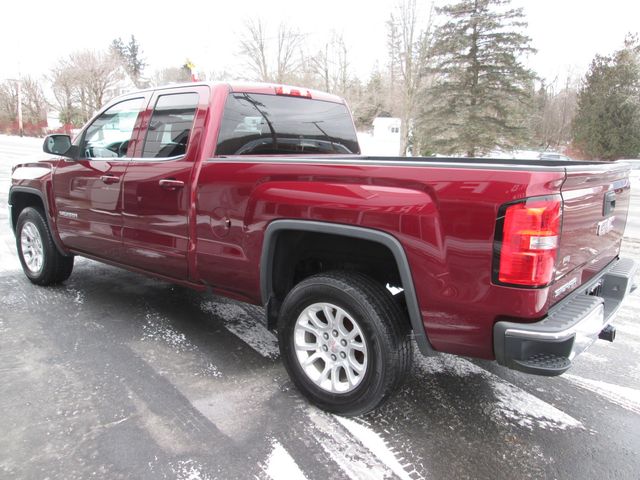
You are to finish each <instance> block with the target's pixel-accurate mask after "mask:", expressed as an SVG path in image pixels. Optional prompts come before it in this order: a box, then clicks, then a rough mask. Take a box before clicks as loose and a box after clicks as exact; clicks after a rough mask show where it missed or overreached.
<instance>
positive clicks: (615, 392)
mask: <svg viewBox="0 0 640 480" xmlns="http://www.w3.org/2000/svg"><path fill="white" fill-rule="evenodd" d="M562 378H565V379H567V380H569V381H570V382H572V383H574V384H576V385H578V386H579V387H581V388H584V389H585V390H589V391H591V392H593V393H597V394H598V395H600V396H602V397H604V398H606V399H607V400H609V401H610V402H612V403H615V404H616V405H619V406H621V407H622V408H625V409H627V410H630V411H632V412H635V413H637V414H640V390H636V389H635V388H630V387H621V386H620V385H614V384H612V383H607V382H602V381H600V380H591V379H590V378H584V377H579V376H577V375H572V374H570V373H565V374H564V375H563V376H562Z"/></svg>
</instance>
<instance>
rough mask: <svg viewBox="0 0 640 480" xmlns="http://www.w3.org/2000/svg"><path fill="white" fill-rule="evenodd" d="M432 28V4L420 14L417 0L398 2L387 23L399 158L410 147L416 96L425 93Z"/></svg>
mask: <svg viewBox="0 0 640 480" xmlns="http://www.w3.org/2000/svg"><path fill="white" fill-rule="evenodd" d="M432 27H433V3H432V4H430V5H429V9H428V11H427V12H426V14H424V15H423V14H422V13H421V12H420V11H419V9H418V7H417V6H416V0H401V1H400V3H398V4H397V6H396V8H395V11H394V12H393V13H392V14H391V16H390V18H389V21H388V22H387V28H388V48H389V56H390V61H391V65H390V70H391V76H392V85H393V83H394V80H395V78H394V77H398V78H399V82H398V84H399V91H398V92H397V95H398V97H399V113H400V119H401V121H402V124H401V127H400V155H404V154H405V153H406V151H407V148H408V146H409V135H410V131H411V125H412V123H413V121H414V119H415V118H416V114H417V107H418V101H417V100H418V96H419V95H421V94H424V90H425V89H424V86H425V81H426V79H427V72H428V70H429V67H430V66H431V62H432V57H431V43H432V40H433V32H432Z"/></svg>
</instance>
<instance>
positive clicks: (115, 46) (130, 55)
mask: <svg viewBox="0 0 640 480" xmlns="http://www.w3.org/2000/svg"><path fill="white" fill-rule="evenodd" d="M111 52H112V53H113V54H114V55H115V56H116V57H117V58H118V59H120V61H121V62H122V64H123V65H124V68H125V70H126V71H127V73H128V74H129V77H131V81H132V82H133V83H134V84H135V85H136V87H142V86H143V85H142V84H141V77H142V72H143V71H144V67H146V66H147V64H146V63H145V62H144V59H143V58H142V51H141V50H140V44H139V43H138V41H137V40H136V37H135V35H131V39H130V40H129V43H127V44H126V45H125V43H124V42H123V41H122V38H120V37H118V38H116V39H114V40H113V41H112V42H111Z"/></svg>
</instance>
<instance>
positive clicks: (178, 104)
mask: <svg viewBox="0 0 640 480" xmlns="http://www.w3.org/2000/svg"><path fill="white" fill-rule="evenodd" d="M197 105H198V94H197V93H176V94H172V95H162V96H160V97H158V101H157V102H156V106H155V107H154V109H153V115H151V121H150V122H149V129H148V130H147V136H146V138H145V141H144V147H143V149H142V156H143V157H152V158H167V157H176V156H179V155H184V154H185V153H186V152H187V143H188V142H189V135H190V133H191V127H192V126H193V117H194V116H195V113H196V107H197Z"/></svg>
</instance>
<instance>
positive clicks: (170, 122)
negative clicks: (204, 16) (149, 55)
mask: <svg viewBox="0 0 640 480" xmlns="http://www.w3.org/2000/svg"><path fill="white" fill-rule="evenodd" d="M207 92H208V88H207V87H193V89H189V90H185V89H184V88H181V89H169V90H161V91H159V92H156V93H155V94H154V96H153V97H152V99H151V102H150V106H149V109H148V111H147V113H146V114H145V118H146V119H148V120H145V121H144V125H146V127H147V128H146V132H145V133H144V139H143V140H142V141H141V144H140V146H139V152H140V154H139V155H138V158H135V159H133V160H132V161H131V162H130V164H129V166H128V167H127V171H126V173H125V175H124V183H123V188H124V196H123V202H124V203H123V222H124V223H123V226H124V229H123V248H124V252H123V254H124V262H125V263H127V264H129V265H132V266H135V267H138V268H142V269H144V270H147V271H151V272H155V273H158V274H161V275H165V276H168V277H172V278H177V279H186V278H187V277H188V267H187V251H188V246H189V222H188V215H189V205H190V195H191V188H192V186H191V183H190V179H191V173H192V168H193V166H194V164H195V161H196V156H197V151H198V144H197V141H191V139H192V138H194V137H195V136H196V132H198V131H200V132H201V130H202V127H201V126H200V127H198V122H195V123H196V126H195V127H194V120H196V116H197V115H196V114H197V113H198V111H200V112H201V113H202V116H204V114H206V103H205V102H206V101H207V100H208V98H206V97H208V94H207ZM199 105H202V108H201V110H198V106H199ZM202 121H203V120H202Z"/></svg>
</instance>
